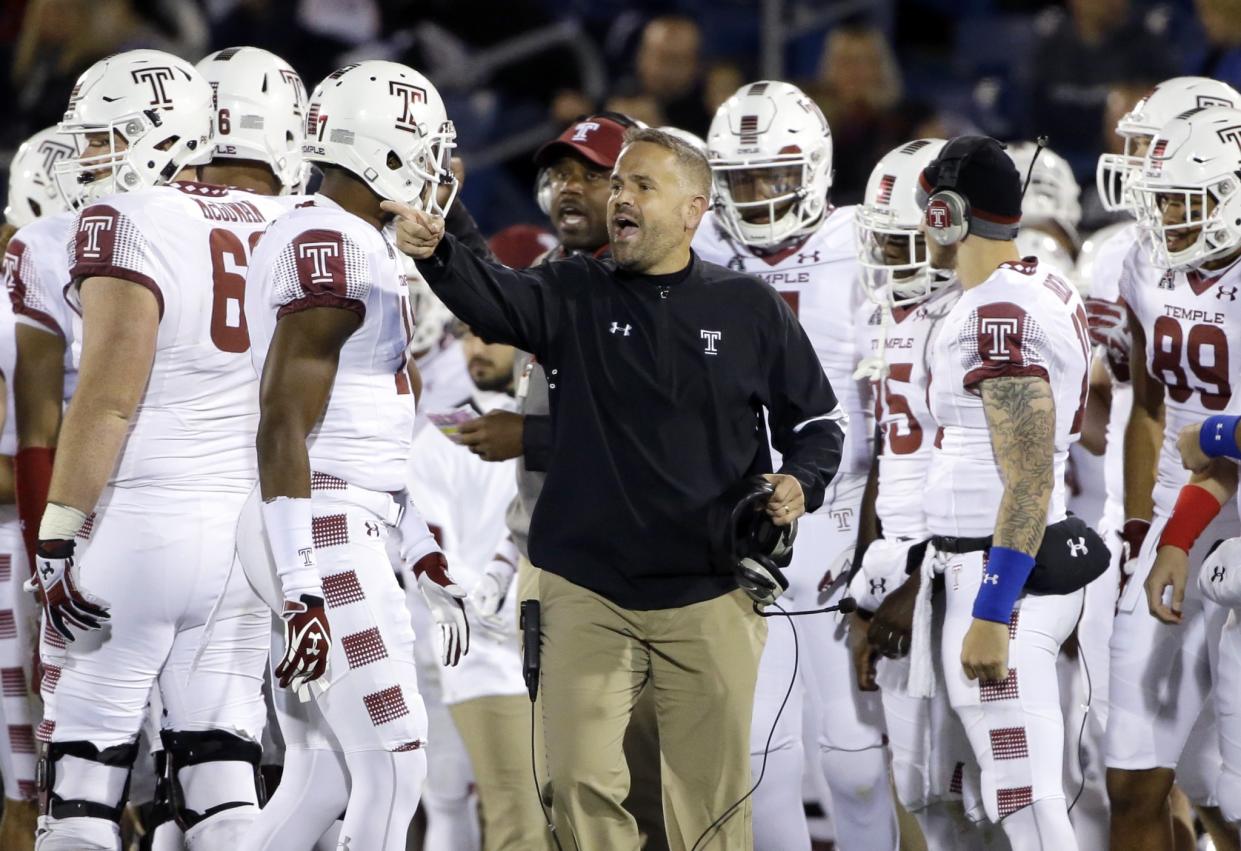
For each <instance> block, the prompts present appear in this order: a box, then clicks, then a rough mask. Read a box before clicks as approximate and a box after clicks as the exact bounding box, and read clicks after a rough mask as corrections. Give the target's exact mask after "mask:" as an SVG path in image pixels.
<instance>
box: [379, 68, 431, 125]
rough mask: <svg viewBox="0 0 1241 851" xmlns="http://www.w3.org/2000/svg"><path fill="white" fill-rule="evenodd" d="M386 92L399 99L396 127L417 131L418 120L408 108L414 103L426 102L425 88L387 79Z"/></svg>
mask: <svg viewBox="0 0 1241 851" xmlns="http://www.w3.org/2000/svg"><path fill="white" fill-rule="evenodd" d="M388 94H390V95H396V96H397V97H399V98H400V99H401V115H400V116H399V117H398V118H397V120H396V129H397V130H405V131H407V132H409V133H417V132H418V122H417V121H415V120H414V116H413V113H411V112H410V110H411V109H412V108H413V106H414V104H416V103H426V102H427V90H426V89H424V88H422V87H421V86H415V85H413V84H412V83H402V82H400V81H399V80H389V81H388Z"/></svg>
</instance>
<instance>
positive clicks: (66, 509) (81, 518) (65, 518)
mask: <svg viewBox="0 0 1241 851" xmlns="http://www.w3.org/2000/svg"><path fill="white" fill-rule="evenodd" d="M85 522H86V514H85V513H84V512H81V511H78V510H77V509H76V508H74V507H72V506H69V505H61V504H60V503H58V502H49V503H48V504H47V508H45V509H43V519H42V520H40V521H39V540H40V541H72V540H73V536H74V535H76V534H77V533H78V530H79V529H81V528H82V524H83V523H85Z"/></svg>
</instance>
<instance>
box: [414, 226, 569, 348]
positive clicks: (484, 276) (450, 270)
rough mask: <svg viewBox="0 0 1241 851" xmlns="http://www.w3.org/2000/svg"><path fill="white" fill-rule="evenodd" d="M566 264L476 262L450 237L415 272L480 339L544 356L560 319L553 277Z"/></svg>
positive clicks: (446, 235)
mask: <svg viewBox="0 0 1241 851" xmlns="http://www.w3.org/2000/svg"><path fill="white" fill-rule="evenodd" d="M568 265H569V264H567V263H549V264H544V265H542V266H536V267H535V268H533V269H521V270H517V269H509V268H508V267H507V266H501V265H500V264H498V263H488V262H486V261H483V260H480V259H479V258H478V257H477V256H475V255H474V254H473V253H471V252H470V251H467V250H463V248H462V246H461V245H460V243H458V242H457V240H456V239H455V238H454V237H453V236H452V235H450V234H445V235H444V238H443V239H442V240H441V241H440V244H439V245H438V246H437V247H436V249H435V253H434V254H433V255H431V256H430V257H428V258H427V259H426V260H419V261H418V271H419V272H420V273H421V274H422V277H423V278H425V279H426V282H427V283H428V284H429V285H430V287H431V290H432V291H433V292H434V293H435V294H436V295H437V296H438V297H439V299H440V301H442V302H444V304H446V305H447V306H448V309H449V310H451V311H452V312H453V315H455V316H456V317H457V318H458V319H460V320H461V321H463V322H465V324H466V325H469V326H470V328H472V329H473V330H474V331H475V333H477V334H478V335H479V336H481V337H482V338H483V339H486V340H491V341H493V342H497V343H507V344H509V345H511V346H516V347H517V348H519V349H521V350H522V351H524V352H531V353H532V354H534V355H535V356H536V357H538V358H539V359H540V360H545V359H546V357H547V348H546V347H547V344H548V341H549V339H550V337H551V329H553V328H554V327H555V325H556V322H557V320H558V319H559V315H560V301H559V298H558V290H559V289H560V288H559V287H557V286H556V284H555V278H556V276H557V274H558V273H559V272H561V271H562V270H564V269H566V268H567V266H568Z"/></svg>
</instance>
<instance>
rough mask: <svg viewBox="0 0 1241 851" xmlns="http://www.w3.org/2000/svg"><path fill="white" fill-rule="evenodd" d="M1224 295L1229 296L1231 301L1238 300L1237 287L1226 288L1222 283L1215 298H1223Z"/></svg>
mask: <svg viewBox="0 0 1241 851" xmlns="http://www.w3.org/2000/svg"><path fill="white" fill-rule="evenodd" d="M1224 296H1228V300H1229V301H1236V300H1237V288H1236V287H1232V288H1231V289H1225V288H1224V285H1223V284H1220V285H1219V287H1218V288H1217V289H1216V291H1215V298H1217V299H1222V298H1223V297H1224Z"/></svg>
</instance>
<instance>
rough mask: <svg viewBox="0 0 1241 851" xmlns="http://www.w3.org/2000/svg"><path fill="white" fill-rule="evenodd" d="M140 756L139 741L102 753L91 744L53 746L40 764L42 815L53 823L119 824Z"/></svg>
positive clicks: (38, 778) (72, 743) (116, 746)
mask: <svg viewBox="0 0 1241 851" xmlns="http://www.w3.org/2000/svg"><path fill="white" fill-rule="evenodd" d="M137 756H138V743H137V742H136V741H134V742H129V743H128V744H124V745H113V746H112V747H108V748H103V749H102V750H100V749H99V748H98V747H97V746H95V745H93V744H91V743H90V742H50V743H49V744H48V746H47V752H46V754H45V755H44V756H43V758H42V759H40V760H39V769H38V775H37V777H36V783H37V784H38V787H39V812H40V814H41V815H43V816H47V817H50V818H52V819H71V818H94V819H105V820H107V821H110V822H113V823H116V824H119V823H120V821H121V813H122V812H123V811H124V809H125V802H126V799H127V798H128V797H129V776H130V770H131V769H132V768H133V765H134V759H136V758H137ZM62 763H65V764H64V765H62ZM65 769H69V770H65ZM58 778H59V779H60V781H61V783H60V788H59V789H58V788H57V785H56V781H57V779H58ZM108 801H112V803H111V804H109V803H108Z"/></svg>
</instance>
